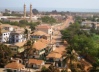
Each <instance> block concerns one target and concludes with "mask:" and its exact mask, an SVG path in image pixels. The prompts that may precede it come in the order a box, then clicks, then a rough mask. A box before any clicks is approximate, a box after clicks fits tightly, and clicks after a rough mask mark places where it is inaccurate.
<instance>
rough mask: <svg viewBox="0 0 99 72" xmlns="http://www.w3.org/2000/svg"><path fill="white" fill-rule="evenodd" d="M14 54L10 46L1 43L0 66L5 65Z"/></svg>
mask: <svg viewBox="0 0 99 72" xmlns="http://www.w3.org/2000/svg"><path fill="white" fill-rule="evenodd" d="M12 55H13V54H12V51H11V50H10V48H9V47H8V46H6V45H4V44H2V43H0V67H4V66H5V65H6V64H7V63H8V62H9V61H10V58H11V57H12Z"/></svg>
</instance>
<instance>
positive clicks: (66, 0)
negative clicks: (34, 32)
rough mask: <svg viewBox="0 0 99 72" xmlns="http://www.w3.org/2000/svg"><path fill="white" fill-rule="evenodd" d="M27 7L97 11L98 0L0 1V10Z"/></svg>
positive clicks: (98, 6) (98, 7)
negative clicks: (24, 5)
mask: <svg viewBox="0 0 99 72" xmlns="http://www.w3.org/2000/svg"><path fill="white" fill-rule="evenodd" d="M24 3H25V4H26V5H27V7H29V5H30V3H31V4H32V5H33V7H34V8H37V7H39V8H82V9H99V0H0V8H2V7H4V8H6V7H23V4H24Z"/></svg>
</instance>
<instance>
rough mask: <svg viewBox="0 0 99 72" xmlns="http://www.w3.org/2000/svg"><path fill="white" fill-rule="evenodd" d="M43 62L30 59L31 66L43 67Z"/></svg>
mask: <svg viewBox="0 0 99 72" xmlns="http://www.w3.org/2000/svg"><path fill="white" fill-rule="evenodd" d="M43 62H44V61H43V60H37V59H29V64H36V65H41V64H42V63H43Z"/></svg>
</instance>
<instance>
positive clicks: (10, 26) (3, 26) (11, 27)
mask: <svg viewBox="0 0 99 72" xmlns="http://www.w3.org/2000/svg"><path fill="white" fill-rule="evenodd" d="M1 29H4V30H8V31H13V30H14V28H13V26H12V25H9V24H1Z"/></svg>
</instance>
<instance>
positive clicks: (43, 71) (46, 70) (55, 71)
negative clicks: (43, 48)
mask: <svg viewBox="0 0 99 72" xmlns="http://www.w3.org/2000/svg"><path fill="white" fill-rule="evenodd" d="M41 72H60V71H59V69H58V68H56V67H54V66H53V65H52V64H51V65H50V66H49V67H48V68H46V67H42V69H41Z"/></svg>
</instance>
